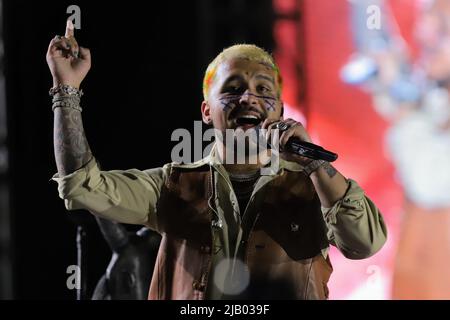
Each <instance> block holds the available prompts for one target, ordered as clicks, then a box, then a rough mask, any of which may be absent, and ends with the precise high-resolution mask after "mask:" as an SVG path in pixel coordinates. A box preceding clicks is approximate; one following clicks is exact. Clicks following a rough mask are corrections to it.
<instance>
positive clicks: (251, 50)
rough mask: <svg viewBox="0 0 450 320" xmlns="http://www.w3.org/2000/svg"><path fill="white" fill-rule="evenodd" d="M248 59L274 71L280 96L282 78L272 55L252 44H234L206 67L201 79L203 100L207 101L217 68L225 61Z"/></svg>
mask: <svg viewBox="0 0 450 320" xmlns="http://www.w3.org/2000/svg"><path fill="white" fill-rule="evenodd" d="M236 58H241V59H248V60H250V61H256V62H259V63H262V64H265V65H267V66H269V67H271V68H272V69H273V70H274V71H275V75H276V77H277V81H278V92H277V94H278V97H280V96H281V85H282V78H281V75H280V69H279V68H278V66H277V64H276V63H275V60H274V59H273V57H272V55H270V53H268V52H267V51H266V50H264V49H262V48H260V47H258V46H256V45H254V44H235V45H233V46H231V47H228V48H225V49H224V50H223V51H222V52H221V53H219V55H218V56H217V57H215V58H214V60H213V61H212V62H211V63H210V64H209V65H208V68H207V69H206V71H205V75H204V77H203V98H204V99H205V100H207V99H208V94H209V90H210V88H211V85H212V83H213V81H214V77H215V76H216V72H217V68H218V67H219V65H220V64H221V63H223V62H225V61H228V60H231V59H236Z"/></svg>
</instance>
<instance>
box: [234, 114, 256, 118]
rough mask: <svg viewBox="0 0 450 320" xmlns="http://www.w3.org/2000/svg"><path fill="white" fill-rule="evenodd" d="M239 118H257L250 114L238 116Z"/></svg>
mask: <svg viewBox="0 0 450 320" xmlns="http://www.w3.org/2000/svg"><path fill="white" fill-rule="evenodd" d="M239 118H246V119H259V118H258V117H257V116H254V115H251V114H245V115H242V116H240V117H239Z"/></svg>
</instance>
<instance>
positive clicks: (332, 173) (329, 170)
mask: <svg viewBox="0 0 450 320" xmlns="http://www.w3.org/2000/svg"><path fill="white" fill-rule="evenodd" d="M322 167H323V168H324V169H325V172H326V173H327V174H328V176H329V177H330V178H333V177H334V176H335V175H336V173H337V170H336V169H335V168H334V167H333V166H332V165H331V164H330V163H329V162H326V163H324V164H323V166H322Z"/></svg>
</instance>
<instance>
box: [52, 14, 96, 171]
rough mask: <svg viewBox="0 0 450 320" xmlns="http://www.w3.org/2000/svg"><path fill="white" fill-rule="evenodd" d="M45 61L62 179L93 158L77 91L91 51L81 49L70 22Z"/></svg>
mask: <svg viewBox="0 0 450 320" xmlns="http://www.w3.org/2000/svg"><path fill="white" fill-rule="evenodd" d="M46 58H47V63H48V66H49V68H50V72H51V74H52V76H53V88H52V92H51V94H52V95H53V110H54V136H53V137H54V138H53V139H54V150H55V160H56V165H57V168H58V174H59V176H60V177H63V176H65V175H67V174H69V173H72V172H74V171H75V170H77V169H79V168H81V167H83V166H84V165H85V164H86V163H87V162H88V161H89V160H90V159H91V158H92V152H91V149H90V148H89V144H88V142H87V139H86V135H85V133H84V128H83V121H82V118H81V107H80V98H81V94H80V91H78V90H79V88H80V84H81V82H82V81H83V79H84V78H85V77H86V75H87V73H88V71H89V69H90V67H91V55H90V52H89V49H85V48H82V47H79V46H78V43H77V41H76V40H75V37H74V26H73V24H72V22H71V21H70V20H68V21H67V26H66V33H65V36H64V37H62V36H56V37H55V38H53V39H52V40H51V42H50V45H49V47H48V51H47V56H46Z"/></svg>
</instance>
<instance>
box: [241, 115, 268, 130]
mask: <svg viewBox="0 0 450 320" xmlns="http://www.w3.org/2000/svg"><path fill="white" fill-rule="evenodd" d="M235 121H236V124H237V125H238V126H241V127H244V128H249V127H256V126H257V125H259V124H260V123H261V122H262V120H261V119H260V118H259V117H257V116H255V115H251V114H246V115H241V116H238V117H236V120H235Z"/></svg>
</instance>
